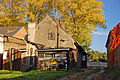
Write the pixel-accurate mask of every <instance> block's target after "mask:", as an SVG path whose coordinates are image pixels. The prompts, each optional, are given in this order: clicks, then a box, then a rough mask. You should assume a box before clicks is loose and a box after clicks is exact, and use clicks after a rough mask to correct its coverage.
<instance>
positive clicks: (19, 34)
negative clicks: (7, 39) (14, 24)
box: [13, 27, 27, 39]
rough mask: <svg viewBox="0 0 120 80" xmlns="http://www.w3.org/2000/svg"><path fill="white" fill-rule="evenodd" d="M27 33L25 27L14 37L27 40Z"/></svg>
mask: <svg viewBox="0 0 120 80" xmlns="http://www.w3.org/2000/svg"><path fill="white" fill-rule="evenodd" d="M26 35H27V32H26V30H25V28H24V27H22V28H21V29H20V30H19V31H18V32H17V33H16V34H15V35H14V36H13V37H16V38H20V39H25V37H26Z"/></svg>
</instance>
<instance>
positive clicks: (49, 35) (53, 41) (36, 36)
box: [0, 15, 87, 71]
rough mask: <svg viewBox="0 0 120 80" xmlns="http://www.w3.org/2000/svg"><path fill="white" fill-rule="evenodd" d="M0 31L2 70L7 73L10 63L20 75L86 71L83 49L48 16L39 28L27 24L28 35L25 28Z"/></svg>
mask: <svg viewBox="0 0 120 80" xmlns="http://www.w3.org/2000/svg"><path fill="white" fill-rule="evenodd" d="M0 30H1V33H0V41H1V43H0V45H1V47H0V53H1V54H2V56H3V57H1V56H0V58H3V59H1V69H7V70H10V66H11V65H10V63H12V69H13V70H21V71H26V70H30V69H37V70H48V69H58V68H59V69H62V70H63V69H67V70H69V69H72V68H87V58H86V52H85V51H84V49H83V48H82V47H81V46H80V44H79V43H78V42H77V41H75V40H74V39H73V38H72V37H71V36H70V35H69V34H68V33H66V32H65V31H64V29H63V28H62V27H61V26H60V25H58V23H56V22H55V21H54V20H52V19H51V18H50V17H49V16H48V15H47V16H46V17H45V18H44V19H43V20H42V21H41V22H40V23H39V24H38V25H35V23H33V22H30V23H28V34H27V32H26V30H25V29H24V27H2V28H0ZM26 37H28V38H27V40H26ZM2 60H3V61H2Z"/></svg>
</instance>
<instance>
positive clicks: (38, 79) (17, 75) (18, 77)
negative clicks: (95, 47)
mask: <svg viewBox="0 0 120 80" xmlns="http://www.w3.org/2000/svg"><path fill="white" fill-rule="evenodd" d="M77 72H83V70H80V69H73V70H70V71H36V70H31V71H29V72H21V71H12V73H10V71H7V70H1V71H0V80H56V79H59V78H61V77H64V76H66V75H70V74H73V73H77Z"/></svg>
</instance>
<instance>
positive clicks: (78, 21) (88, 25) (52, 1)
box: [0, 0, 105, 50]
mask: <svg viewBox="0 0 120 80" xmlns="http://www.w3.org/2000/svg"><path fill="white" fill-rule="evenodd" d="M0 4H1V5H0V10H1V16H0V26H11V25H19V24H21V25H22V24H23V25H25V24H26V23H28V22H31V21H32V22H36V23H38V22H40V21H41V19H42V18H43V17H45V16H46V15H50V16H52V18H53V19H55V20H58V19H59V20H60V23H61V24H64V25H65V30H66V32H71V33H72V35H73V38H74V39H75V40H76V41H78V42H79V43H80V44H81V45H82V46H83V47H84V49H86V50H88V47H89V46H90V43H91V38H92V35H91V33H92V32H93V31H96V27H97V26H99V27H102V28H105V26H104V23H105V20H104V13H103V9H102V7H103V3H102V2H101V1H97V0H1V1H0Z"/></svg>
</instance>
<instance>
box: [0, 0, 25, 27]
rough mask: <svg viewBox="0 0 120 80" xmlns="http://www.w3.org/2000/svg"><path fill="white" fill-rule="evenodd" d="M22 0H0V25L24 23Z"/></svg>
mask: <svg viewBox="0 0 120 80" xmlns="http://www.w3.org/2000/svg"><path fill="white" fill-rule="evenodd" d="M24 3H25V1H24V0H0V14H1V15H0V26H2V27H4V26H16V25H24V24H25V17H24V16H23V15H24V11H25V10H24Z"/></svg>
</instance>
